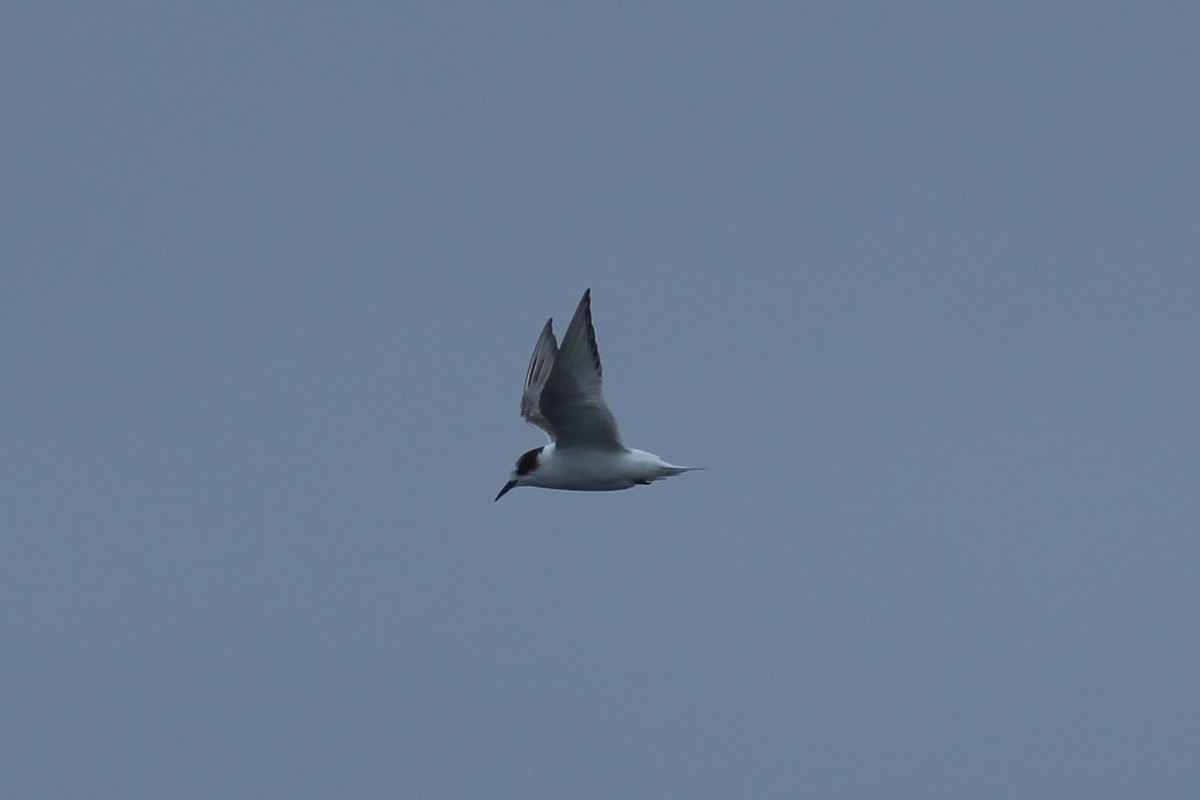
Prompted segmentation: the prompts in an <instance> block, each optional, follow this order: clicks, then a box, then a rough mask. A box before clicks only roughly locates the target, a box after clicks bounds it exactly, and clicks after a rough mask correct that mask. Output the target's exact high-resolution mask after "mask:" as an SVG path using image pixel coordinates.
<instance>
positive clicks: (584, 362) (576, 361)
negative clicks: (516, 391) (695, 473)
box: [496, 289, 703, 500]
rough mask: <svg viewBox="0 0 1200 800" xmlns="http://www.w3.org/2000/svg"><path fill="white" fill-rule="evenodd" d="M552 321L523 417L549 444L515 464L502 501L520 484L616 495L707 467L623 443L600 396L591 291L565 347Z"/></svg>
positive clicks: (531, 373) (540, 343)
mask: <svg viewBox="0 0 1200 800" xmlns="http://www.w3.org/2000/svg"><path fill="white" fill-rule="evenodd" d="M553 322H554V320H553V319H548V320H546V325H545V326H544V327H543V328H542V333H541V335H540V336H538V340H537V345H535V346H534V348H533V357H532V358H530V359H529V370H528V372H526V373H525V391H524V393H523V394H522V395H521V416H522V417H524V418H525V421H526V422H528V423H530V424H531V425H536V426H537V427H539V428H541V429H542V430H543V431H544V432H545V433H546V435H547V436H549V437H550V444H547V445H543V446H541V447H535V448H534V449H532V450H530V451H528V452H527V453H525V454H523V455H522V456H521V457H520V458H518V459H517V466H516V467H515V468H514V469H513V472H512V475H511V476H510V478H509V481H508V483H506V484H504V488H503V489H501V490H500V493H499V494H498V495H496V500H499V499H500V498H501V497H503V496H504V495H505V494H506V493H507V492H508V491H509V490H510V489H514V488H516V487H518V486H540V487H542V488H544V489H572V490H574V491H577V492H611V491H616V490H618V489H628V488H629V487H631V486H638V485H643V486H644V485H648V484H650V483H652V482H654V481H659V480H662V479H663V478H669V477H671V476H672V475H678V474H680V473H682V472H690V471H692V470H696V469H703V467H677V466H675V465H674V464H668V463H667V462H665V461H663V460H662V459H661V458H659V457H658V456H656V455H654V454H653V453H647V452H645V451H644V450H634V449H632V448H628V447H626V446H625V445H624V444H622V443H621V436H620V434H619V433H617V421H616V419H614V418H613V415H612V412H611V411H609V410H608V406H607V405H606V404H605V402H604V397H603V396H602V395H601V394H600V375H601V370H600V351H599V349H597V347H596V331H595V330H594V329H593V328H592V290H591V289H588V290H587V291H586V292H584V293H583V297H582V298H581V299H580V300H579V307H578V308H576V309H575V316H573V317H571V324H570V325H568V326H567V332H566V333H565V334H563V339H562V346H561V347H560V346H559V345H558V343H557V342H556V341H555V339H554V328H553Z"/></svg>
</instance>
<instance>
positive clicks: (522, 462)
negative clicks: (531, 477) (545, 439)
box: [517, 447, 542, 475]
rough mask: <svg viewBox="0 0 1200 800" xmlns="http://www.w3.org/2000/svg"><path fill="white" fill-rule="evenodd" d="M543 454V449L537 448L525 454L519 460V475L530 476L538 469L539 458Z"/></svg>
mask: <svg viewBox="0 0 1200 800" xmlns="http://www.w3.org/2000/svg"><path fill="white" fill-rule="evenodd" d="M541 454H542V448H541V447H535V448H533V449H532V450H530V451H529V452H528V453H523V454H522V455H521V457H520V458H518V459H517V474H518V475H528V474H529V473H531V472H533V471H534V470H535V469H537V463H538V456H540V455H541Z"/></svg>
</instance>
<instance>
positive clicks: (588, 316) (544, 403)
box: [535, 289, 625, 451]
mask: <svg viewBox="0 0 1200 800" xmlns="http://www.w3.org/2000/svg"><path fill="white" fill-rule="evenodd" d="M591 303H592V290H591V289H589V290H587V291H586V292H584V293H583V297H582V298H581V299H580V301H579V307H578V308H576V309H575V316H573V317H571V324H570V325H568V326H567V332H566V333H564V334H563V339H562V346H561V347H559V349H558V355H556V356H555V357H554V361H553V364H552V365H551V368H550V374H549V375H548V376H547V377H546V381H545V386H543V387H542V392H541V396H540V397H539V399H538V408H539V411H540V413H541V416H542V417H544V418H545V419H546V420H548V421H549V423H550V425H551V427H552V428H553V429H554V435H553V436H554V445H555V447H559V448H570V447H588V448H593V449H598V450H618V451H619V450H624V449H625V447H624V445H622V444H621V436H620V434H619V433H617V421H616V420H615V419H614V418H613V415H612V412H611V411H609V410H608V406H607V405H605V403H604V397H603V396H602V395H601V393H600V374H601V370H600V351H599V350H598V349H597V348H596V331H595V329H594V328H593V327H592V306H591ZM535 355H536V351H535Z"/></svg>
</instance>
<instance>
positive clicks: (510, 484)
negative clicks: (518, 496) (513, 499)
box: [492, 481, 517, 503]
mask: <svg viewBox="0 0 1200 800" xmlns="http://www.w3.org/2000/svg"><path fill="white" fill-rule="evenodd" d="M516 485H517V482H516V481H509V482H508V483H506V484H504V488H503V489H501V490H500V494H498V495H496V500H499V499H500V498H501V497H504V495H506V494H508V490H509V489H511V488H513V487H514V486H516ZM496 500H493V501H492V502H493V503H494V502H496Z"/></svg>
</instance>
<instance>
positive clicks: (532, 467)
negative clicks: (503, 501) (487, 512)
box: [492, 447, 542, 503]
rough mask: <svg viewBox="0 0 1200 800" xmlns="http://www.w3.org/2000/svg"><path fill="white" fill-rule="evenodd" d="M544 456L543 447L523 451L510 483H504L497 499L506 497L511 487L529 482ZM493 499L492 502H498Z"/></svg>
mask: <svg viewBox="0 0 1200 800" xmlns="http://www.w3.org/2000/svg"><path fill="white" fill-rule="evenodd" d="M541 456H542V448H541V447H535V448H533V449H532V450H530V451H528V452H526V453H522V454H521V457H520V458H518V459H517V465H516V466H515V467H513V471H512V475H511V476H509V479H508V483H506V484H504V488H503V489H501V490H500V494H498V495H496V500H499V499H500V498H501V497H504V495H505V494H507V493H508V490H509V489H515V488H517V487H518V486H525V485H526V484H528V483H529V479H530V476H532V475H533V473H534V472H536V471H537V468H538V459H540V458H541ZM496 500H493V501H492V502H493V503H494V502H496Z"/></svg>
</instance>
